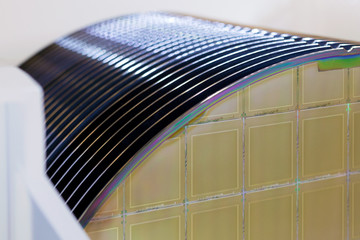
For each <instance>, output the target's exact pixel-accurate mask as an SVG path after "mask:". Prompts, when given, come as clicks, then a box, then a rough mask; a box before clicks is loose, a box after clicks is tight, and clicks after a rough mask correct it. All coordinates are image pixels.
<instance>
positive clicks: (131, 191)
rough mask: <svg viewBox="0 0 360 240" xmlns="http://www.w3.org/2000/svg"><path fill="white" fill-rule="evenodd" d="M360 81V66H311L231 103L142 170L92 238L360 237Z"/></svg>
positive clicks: (100, 217)
mask: <svg viewBox="0 0 360 240" xmlns="http://www.w3.org/2000/svg"><path fill="white" fill-rule="evenodd" d="M310 81H311V82H310ZM313 82H315V83H314V84H312V83H313ZM359 83H360V71H359V69H342V70H331V71H326V72H318V71H317V66H316V64H308V65H305V66H302V67H299V68H295V69H291V70H288V71H286V72H283V73H280V74H278V75H276V76H274V77H271V78H268V79H265V80H263V81H260V82H259V83H255V84H254V85H252V86H250V87H248V88H246V89H244V90H242V91H239V92H237V93H235V94H234V95H232V96H230V97H228V98H227V99H224V100H222V101H221V102H219V103H218V104H216V105H214V106H212V107H211V108H210V109H209V110H207V111H206V112H205V113H204V114H203V115H202V116H201V117H200V118H198V119H196V120H195V121H193V122H192V123H191V124H189V125H187V126H186V127H185V128H184V129H183V131H181V132H179V133H177V135H175V136H173V137H172V138H171V139H169V140H167V141H166V142H165V143H164V144H162V145H161V146H160V147H159V148H158V149H157V150H156V151H155V152H154V153H153V154H152V155H151V156H150V157H149V159H147V161H145V162H144V164H142V165H141V166H140V167H139V168H137V169H136V170H135V172H134V173H132V174H131V176H129V177H128V178H127V180H126V181H125V182H123V183H122V184H121V185H120V186H119V187H118V188H117V189H116V191H115V192H114V193H113V194H112V195H111V196H110V198H109V199H108V200H107V202H106V203H105V205H104V206H103V207H102V208H101V209H100V210H99V211H98V213H97V215H96V216H95V217H94V218H93V219H92V221H91V222H90V223H89V224H88V226H87V227H86V231H87V232H88V234H89V236H90V237H91V238H92V239H194V240H196V239H251V240H257V239H286V240H288V239H293V240H295V239H296V240H298V239H351V240H354V239H360V228H359V222H360V208H359V206H358V204H356V203H357V202H359V201H360V164H359V162H360V152H359V153H358V149H357V148H356V147H355V146H358V144H359V142H360V103H359V100H360V99H359V96H358V95H357V93H358V92H360V88H359V86H360V84H359Z"/></svg>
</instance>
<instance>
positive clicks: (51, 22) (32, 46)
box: [0, 0, 360, 65]
mask: <svg viewBox="0 0 360 240" xmlns="http://www.w3.org/2000/svg"><path fill="white" fill-rule="evenodd" d="M159 10H161V11H171V12H178V13H183V14H190V15H196V16H200V17H205V18H211V19H217V20H219V21H227V22H233V23H238V24H239V25H241V24H244V25H252V26H258V27H263V28H271V29H278V30H282V31H291V32H298V33H303V34H312V35H320V36H325V37H333V38H339V39H347V40H353V41H358V42H360V26H359V25H360V0H341V1H338V0H271V1H270V0H247V1H245V0H236V1H234V0H219V1H211V0H176V1H175V0H131V1H129V0H127V1H124V0H101V1H100V0H61V1H53V0H28V1H24V0H0V29H1V33H0V65H3V64H10V65H18V64H20V63H21V62H23V61H24V60H25V59H27V58H28V57H30V56H31V55H33V54H35V53H36V52H37V51H39V50H40V49H42V48H43V47H45V46H46V45H48V44H50V43H51V42H53V41H54V40H56V39H57V38H59V37H61V36H63V35H66V34H69V33H71V32H73V31H76V30H78V29H80V28H82V27H85V26H87V25H90V24H92V23H95V22H98V21H101V20H105V19H108V18H112V17H116V16H120V15H124V14H130V13H137V12H146V11H159Z"/></svg>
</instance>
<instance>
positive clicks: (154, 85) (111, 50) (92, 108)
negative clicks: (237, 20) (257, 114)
mask: <svg viewBox="0 0 360 240" xmlns="http://www.w3.org/2000/svg"><path fill="white" fill-rule="evenodd" d="M359 53H360V50H359V47H358V46H355V45H351V44H342V43H337V42H333V41H325V40H316V39H313V38H302V37H298V36H292V35H288V34H278V33H274V32H267V31H264V30H258V29H250V28H242V27H239V26H233V25H230V24H223V23H218V22H211V21H206V20H201V19H196V18H193V17H187V16H177V15H173V14H168V13H145V14H135V15H128V16H123V17H120V18H115V19H110V20H107V21H104V22H101V23H97V24H95V25H92V26H89V27H87V28H85V29H82V30H80V31H78V32H75V33H73V34H71V35H69V36H67V37H64V38H61V39H59V40H58V41H56V42H55V43H53V44H51V45H50V46H48V47H47V48H45V49H43V50H42V51H40V52H39V53H38V54H36V55H35V56H33V57H32V58H30V59H29V60H28V61H26V62H25V63H23V64H22V65H21V68H22V69H23V70H25V71H26V72H28V73H29V74H30V75H31V76H33V77H34V78H35V79H36V80H37V81H38V82H39V83H40V84H41V86H42V87H43V89H44V92H45V96H44V99H45V103H44V104H45V114H46V126H47V132H46V133H47V136H46V141H47V149H46V151H47V162H46V163H47V170H46V171H47V175H48V176H49V178H50V179H51V181H52V182H53V183H54V185H55V187H56V188H57V190H58V191H59V193H60V194H61V196H62V197H63V198H64V200H65V201H66V203H67V204H68V206H69V207H70V209H71V211H72V212H73V213H74V214H75V216H76V217H77V218H79V220H80V221H81V223H82V224H83V226H85V225H86V224H87V222H88V221H89V220H90V218H91V217H92V216H93V215H94V214H95V212H96V210H97V209H98V208H99V207H100V206H101V204H102V203H103V202H104V201H105V199H106V198H107V196H109V194H110V193H111V192H112V191H113V189H115V187H116V186H117V185H118V184H119V183H120V182H121V181H123V179H125V177H126V176H128V175H129V174H130V172H131V171H133V169H134V168H135V167H136V166H137V165H139V164H140V163H141V162H142V161H143V160H144V159H145V158H146V156H148V155H149V154H150V153H151V152H152V151H154V149H155V148H156V147H158V146H159V145H160V144H161V143H162V142H163V141H164V140H165V139H166V138H167V137H169V136H170V135H171V134H172V133H174V132H176V131H177V130H179V129H180V128H181V127H183V126H184V125H185V124H186V123H188V122H189V121H190V120H191V119H193V118H195V117H196V116H197V115H199V114H201V112H203V111H204V110H206V109H207V108H209V107H210V106H211V105H213V104H215V103H216V102H219V101H220V100H222V99H224V98H225V97H227V96H229V95H231V94H232V93H234V92H236V91H238V90H239V89H242V88H244V87H246V86H248V85H250V84H252V83H254V82H256V81H260V80H262V79H264V78H266V77H269V76H271V75H274V74H277V73H279V72H282V71H285V70H287V69H289V68H292V67H295V66H299V65H302V64H304V63H307V62H313V61H318V60H324V59H332V58H335V57H336V58H337V59H339V58H344V57H346V56H350V55H351V56H356V55H359ZM357 59H358V58H357Z"/></svg>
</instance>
